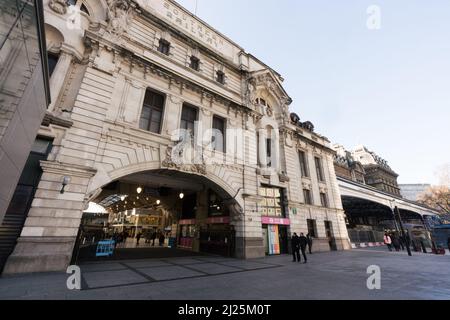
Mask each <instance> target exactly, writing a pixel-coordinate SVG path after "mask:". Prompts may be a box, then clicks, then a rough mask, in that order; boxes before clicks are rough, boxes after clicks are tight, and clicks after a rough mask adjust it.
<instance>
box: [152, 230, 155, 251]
mask: <svg viewBox="0 0 450 320" xmlns="http://www.w3.org/2000/svg"><path fill="white" fill-rule="evenodd" d="M155 240H156V231H153V233H152V246H153V247H154V246H155Z"/></svg>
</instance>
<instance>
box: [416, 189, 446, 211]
mask: <svg viewBox="0 0 450 320" xmlns="http://www.w3.org/2000/svg"><path fill="white" fill-rule="evenodd" d="M418 202H420V203H423V204H425V205H427V206H429V207H431V208H434V209H436V210H438V211H440V212H442V214H450V188H449V187H448V186H445V185H443V186H432V187H429V188H428V189H427V190H426V191H425V192H423V193H422V194H420V195H419V196H418Z"/></svg>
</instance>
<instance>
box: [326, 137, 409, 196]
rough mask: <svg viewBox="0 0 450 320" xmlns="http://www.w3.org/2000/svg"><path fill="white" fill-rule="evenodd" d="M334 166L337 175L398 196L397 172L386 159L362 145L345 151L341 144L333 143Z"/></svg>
mask: <svg viewBox="0 0 450 320" xmlns="http://www.w3.org/2000/svg"><path fill="white" fill-rule="evenodd" d="M333 149H334V150H335V151H336V155H335V158H334V166H335V170H336V173H337V176H338V177H341V178H344V179H348V180H352V181H354V182H357V183H360V184H366V185H369V186H371V187H374V188H376V189H378V190H380V191H383V192H387V193H390V194H392V195H395V196H400V197H401V194H400V187H399V185H398V183H397V178H398V174H397V173H395V172H394V171H393V170H392V169H391V167H390V166H389V165H388V163H387V161H386V160H384V159H382V158H380V157H379V156H378V155H376V154H375V153H374V152H372V151H369V150H368V149H367V148H366V147H364V146H358V147H356V148H355V149H354V150H353V151H351V152H350V151H347V150H346V149H345V148H344V147H343V146H342V145H334V146H333Z"/></svg>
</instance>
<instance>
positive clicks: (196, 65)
mask: <svg viewBox="0 0 450 320" xmlns="http://www.w3.org/2000/svg"><path fill="white" fill-rule="evenodd" d="M189 67H190V68H191V69H192V70H195V71H200V59H199V58H198V57H196V56H191V57H190V63H189Z"/></svg>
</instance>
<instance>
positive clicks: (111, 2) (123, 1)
mask: <svg viewBox="0 0 450 320" xmlns="http://www.w3.org/2000/svg"><path fill="white" fill-rule="evenodd" d="M107 3H108V9H107V10H108V12H107V17H108V28H107V30H108V32H110V33H111V34H114V35H116V36H121V35H122V34H123V33H125V32H127V31H128V27H129V25H130V22H131V18H132V15H131V12H132V10H133V8H132V6H131V5H130V3H129V2H128V1H127V0H107Z"/></svg>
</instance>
